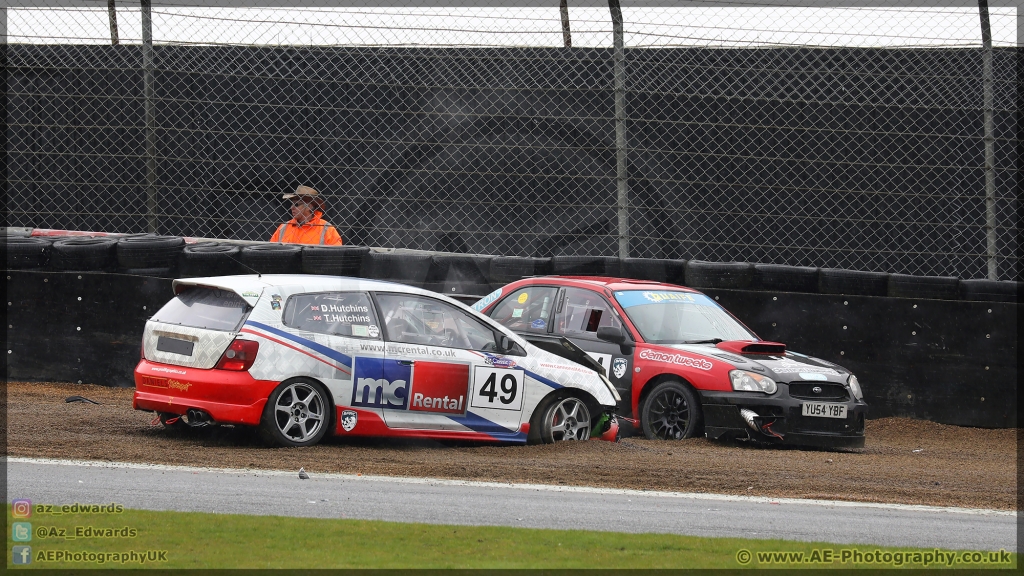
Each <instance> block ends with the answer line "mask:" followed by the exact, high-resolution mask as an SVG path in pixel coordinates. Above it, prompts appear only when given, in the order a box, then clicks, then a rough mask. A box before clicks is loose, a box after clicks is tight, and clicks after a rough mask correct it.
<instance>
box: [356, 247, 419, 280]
mask: <svg viewBox="0 0 1024 576" xmlns="http://www.w3.org/2000/svg"><path fill="white" fill-rule="evenodd" d="M430 258H431V255H430V254H425V253H414V252H373V251H370V252H367V254H366V256H365V257H364V259H363V273H364V276H365V277H366V278H372V279H374V280H387V281H389V282H398V283H400V284H408V285H409V286H415V287H417V288H423V286H424V284H425V283H426V280H427V274H428V273H429V272H430V263H431V262H430Z"/></svg>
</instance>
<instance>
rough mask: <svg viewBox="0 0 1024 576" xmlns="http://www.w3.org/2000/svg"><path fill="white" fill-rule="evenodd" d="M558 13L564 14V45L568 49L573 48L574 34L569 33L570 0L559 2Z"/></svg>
mask: <svg viewBox="0 0 1024 576" xmlns="http://www.w3.org/2000/svg"><path fill="white" fill-rule="evenodd" d="M558 11H559V12H561V13H562V44H563V45H564V46H565V47H566V48H572V32H570V31H569V2H568V0H561V2H559V4H558Z"/></svg>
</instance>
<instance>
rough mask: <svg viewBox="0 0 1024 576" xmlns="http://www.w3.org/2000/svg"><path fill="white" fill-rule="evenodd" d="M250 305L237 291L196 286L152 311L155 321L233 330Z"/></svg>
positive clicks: (239, 323) (240, 322) (236, 327)
mask: <svg viewBox="0 0 1024 576" xmlns="http://www.w3.org/2000/svg"><path fill="white" fill-rule="evenodd" d="M249 310H250V307H249V305H248V304H247V303H246V302H245V300H242V297H241V296H239V295H238V294H235V293H234V292H229V291H227V290H218V289H216V288H205V287H201V286H193V287H191V288H186V289H185V290H184V291H183V292H181V293H179V294H178V295H177V296H175V297H174V298H172V299H171V301H170V302H168V303H167V304H165V305H164V307H163V308H161V309H160V311H159V312H157V313H156V314H154V315H153V318H151V320H153V321H154V322H165V323H167V324H177V325H179V326H189V327H192V328H206V329H209V330H223V331H225V332H233V331H235V330H238V328H240V327H241V325H242V322H243V321H244V320H245V315H246V313H247V312H248V311H249Z"/></svg>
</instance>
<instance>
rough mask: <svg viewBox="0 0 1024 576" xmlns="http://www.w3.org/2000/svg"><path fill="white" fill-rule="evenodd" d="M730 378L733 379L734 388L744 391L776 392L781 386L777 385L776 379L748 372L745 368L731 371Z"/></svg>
mask: <svg viewBox="0 0 1024 576" xmlns="http://www.w3.org/2000/svg"><path fill="white" fill-rule="evenodd" d="M729 380H732V389H733V390H739V391H742V392H764V393H765V394H775V391H776V390H778V389H779V387H778V386H776V385H775V380H772V379H771V378H769V377H767V376H762V375H760V374H755V373H753V372H747V371H745V370H731V371H729Z"/></svg>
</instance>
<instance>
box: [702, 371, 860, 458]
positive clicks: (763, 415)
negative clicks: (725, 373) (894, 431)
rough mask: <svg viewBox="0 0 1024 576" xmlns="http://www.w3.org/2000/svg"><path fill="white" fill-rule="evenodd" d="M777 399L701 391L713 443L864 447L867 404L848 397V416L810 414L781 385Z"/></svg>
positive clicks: (708, 435)
mask: <svg viewBox="0 0 1024 576" xmlns="http://www.w3.org/2000/svg"><path fill="white" fill-rule="evenodd" d="M779 388H780V390H779V392H778V393H776V394H773V395H772V396H765V395H763V394H758V393H751V392H701V400H702V402H701V403H702V408H703V411H704V430H705V432H706V433H707V437H708V439H710V440H718V439H726V438H743V437H747V438H750V439H751V440H756V441H760V442H766V443H773V444H785V445H794V446H812V447H818V448H863V447H864V417H865V415H866V414H867V404H865V403H864V402H862V401H858V400H852V399H847V400H845V401H840V402H836V401H831V402H830V403H832V404H843V405H845V406H846V416H845V418H826V417H820V416H804V415H803V412H802V409H803V408H802V407H803V404H804V403H806V402H811V401H810V400H806V399H801V398H793V397H790V396H789V395H788V391H787V390H786V386H785V385H784V384H780V386H779Z"/></svg>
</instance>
